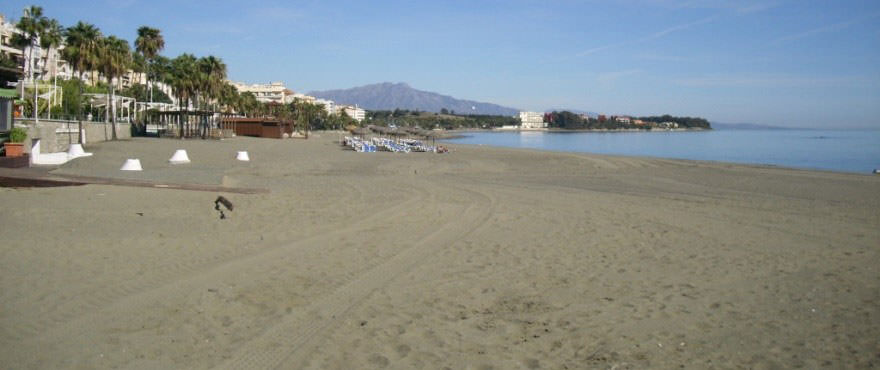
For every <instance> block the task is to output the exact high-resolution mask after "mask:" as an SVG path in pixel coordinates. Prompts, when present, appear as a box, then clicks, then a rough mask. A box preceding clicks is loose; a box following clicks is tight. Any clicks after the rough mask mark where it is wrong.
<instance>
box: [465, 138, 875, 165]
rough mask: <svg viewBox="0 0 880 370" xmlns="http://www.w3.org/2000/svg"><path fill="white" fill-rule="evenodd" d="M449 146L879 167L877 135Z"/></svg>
mask: <svg viewBox="0 0 880 370" xmlns="http://www.w3.org/2000/svg"><path fill="white" fill-rule="evenodd" d="M448 141H449V142H452V143H461V144H481V145H492V146H501V147H511V148H531V149H539V150H550V151H562V152H583V153H596V154H612V155H628V156H648V157H659V158H677V159H695V160H709V161H723V162H735V163H747V164H762V165H776V166H783V167H792V168H804V169H820V170H830V171H839V172H858V173H871V172H872V171H873V170H874V169H878V168H880V130H706V131H642V132H557V131H554V132H550V131H492V132H468V133H466V134H465V135H464V137H461V138H457V139H451V140H448Z"/></svg>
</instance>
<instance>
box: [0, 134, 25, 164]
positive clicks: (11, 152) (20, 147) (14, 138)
mask: <svg viewBox="0 0 880 370" xmlns="http://www.w3.org/2000/svg"><path fill="white" fill-rule="evenodd" d="M24 139H27V131H26V130H25V129H23V128H21V127H13V128H12V130H9V140H8V141H6V142H4V143H3V146H4V147H5V148H6V156H7V157H21V155H22V154H23V153H24Z"/></svg>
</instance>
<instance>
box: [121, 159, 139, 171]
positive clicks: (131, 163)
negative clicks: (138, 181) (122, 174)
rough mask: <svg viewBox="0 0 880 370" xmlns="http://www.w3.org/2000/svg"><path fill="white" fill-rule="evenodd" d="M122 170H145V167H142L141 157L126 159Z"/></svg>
mask: <svg viewBox="0 0 880 370" xmlns="http://www.w3.org/2000/svg"><path fill="white" fill-rule="evenodd" d="M119 170H120V171H143V170H144V169H143V168H142V167H141V160H140V159H126V160H125V163H123V164H122V168H120V169H119Z"/></svg>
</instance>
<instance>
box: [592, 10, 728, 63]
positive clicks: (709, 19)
mask: <svg viewBox="0 0 880 370" xmlns="http://www.w3.org/2000/svg"><path fill="white" fill-rule="evenodd" d="M717 18H718V16H711V17H706V18H703V19H700V20H698V21H694V22H690V23H683V24H679V25H676V26H672V27H669V28H666V29H663V30H660V31H657V32H654V33H652V34H650V35H648V36H645V37H643V38H640V39H638V40H633V41H624V42H619V43H614V44H608V45H604V46H598V47H595V48H592V49H587V50H584V51H582V52H580V53H577V54H575V56H577V57H585V56H587V55H590V54H594V53H597V52H600V51H604V50H608V49H613V48H617V47H621V46H625V45H630V44H637V43H643V42H648V41H652V40H657V39H660V38H663V37H666V36H667V35H669V34H671V33H673V32H677V31H682V30H686V29H688V28H691V27H693V26H697V25H701V24H705V23H709V22H712V21H714V20H715V19H717Z"/></svg>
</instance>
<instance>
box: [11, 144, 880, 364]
mask: <svg viewBox="0 0 880 370" xmlns="http://www.w3.org/2000/svg"><path fill="white" fill-rule="evenodd" d="M338 137H339V135H338V134H336V133H318V134H317V135H316V136H313V137H312V138H311V139H309V140H269V139H253V138H236V139H232V140H225V141H200V140H192V141H177V140H173V139H135V140H132V141H123V142H115V143H103V144H99V145H93V146H88V147H87V148H86V150H87V151H90V152H93V153H94V156H93V157H90V158H82V159H77V160H75V161H73V162H70V163H68V164H66V165H65V166H63V167H61V168H59V169H56V170H54V171H53V173H54V174H58V175H65V174H66V175H77V176H98V177H113V178H123V179H135V180H146V181H157V182H170V183H186V184H204V185H223V186H229V187H241V188H265V189H269V191H270V192H269V193H265V194H233V193H218V192H203V191H188V190H172V189H151V188H143V187H126V186H110V185H85V186H73V187H57V188H28V189H10V188H0V201H2V203H3V204H4V212H2V213H0V225H2V228H0V236H2V240H4V242H5V243H3V244H2V247H0V252H2V255H3V258H2V259H0V302H2V306H0V367H3V368H35V369H36V368H215V367H221V368H260V369H263V368H444V367H448V368H479V369H483V368H487V369H488V368H496V369H507V368H554V369H555V368H601V369H605V368H616V369H625V368H633V369H638V368H649V367H650V368H680V367H684V368H695V369H703V368H793V367H802V368H822V367H825V368H866V367H872V366H877V365H880V341H878V339H877V338H880V274H878V273H877V265H878V262H880V227H878V226H880V176H868V175H856V174H842V173H830V172H818V171H802V170H791V169H781V168H769V167H756V166H744V165H735V164H725V163H710V162H696V161H678V160H664V159H648V158H632V157H613V156H599V155H583V154H565V153H547V152H538V151H529V150H511V149H501V148H489V147H479V146H465V145H449V147H450V148H451V149H453V152H452V153H449V154H445V155H435V154H427V153H410V154H394V153H355V152H352V151H346V150H343V149H341V147H340V146H338V145H337V144H336V143H335V142H334V140H336V139H337V138H338ZM175 149H186V150H187V151H188V154H189V157H190V159H191V160H192V163H190V164H185V165H177V166H172V165H169V164H167V160H168V158H170V157H171V154H172V153H173V152H174V150H175ZM239 150H247V151H248V152H249V154H250V158H251V160H252V161H251V162H237V161H235V160H234V158H235V153H236V151H239ZM126 158H140V160H141V162H142V164H143V167H144V169H145V171H143V172H139V173H126V172H120V171H118V169H119V167H120V166H121V165H122V163H123V161H124V160H125V159H126ZM218 195H224V196H225V197H226V198H228V199H229V200H230V201H231V202H232V203H233V204H234V207H235V208H234V210H233V211H231V212H226V215H227V216H228V217H227V218H226V219H220V217H219V213H218V212H217V211H216V210H214V203H213V202H214V199H216V197H217V196H218Z"/></svg>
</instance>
